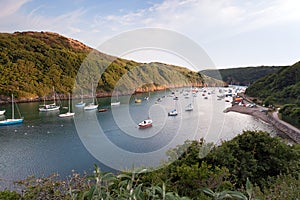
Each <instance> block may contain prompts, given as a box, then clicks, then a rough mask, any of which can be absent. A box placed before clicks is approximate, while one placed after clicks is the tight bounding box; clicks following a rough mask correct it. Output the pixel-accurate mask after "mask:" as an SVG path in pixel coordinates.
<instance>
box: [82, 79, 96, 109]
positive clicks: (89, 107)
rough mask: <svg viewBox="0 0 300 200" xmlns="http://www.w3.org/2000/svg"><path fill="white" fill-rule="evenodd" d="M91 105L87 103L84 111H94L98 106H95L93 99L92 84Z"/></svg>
mask: <svg viewBox="0 0 300 200" xmlns="http://www.w3.org/2000/svg"><path fill="white" fill-rule="evenodd" d="M92 99H93V101H92V103H89V104H88V105H87V106H84V110H95V109H98V104H95V97H94V88H93V84H92Z"/></svg>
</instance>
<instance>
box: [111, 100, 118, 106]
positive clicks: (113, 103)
mask: <svg viewBox="0 0 300 200" xmlns="http://www.w3.org/2000/svg"><path fill="white" fill-rule="evenodd" d="M110 105H111V106H118V105H120V101H118V102H112V103H110Z"/></svg>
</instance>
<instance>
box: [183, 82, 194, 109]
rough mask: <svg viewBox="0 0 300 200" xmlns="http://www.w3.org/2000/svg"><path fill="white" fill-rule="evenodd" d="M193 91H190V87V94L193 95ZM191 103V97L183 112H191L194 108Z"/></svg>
mask: <svg viewBox="0 0 300 200" xmlns="http://www.w3.org/2000/svg"><path fill="white" fill-rule="evenodd" d="M193 93H194V91H193V90H192V87H191V94H192V95H193ZM193 101H194V97H192V102H191V103H189V104H188V105H187V106H186V107H185V111H192V110H193V109H194V108H193Z"/></svg>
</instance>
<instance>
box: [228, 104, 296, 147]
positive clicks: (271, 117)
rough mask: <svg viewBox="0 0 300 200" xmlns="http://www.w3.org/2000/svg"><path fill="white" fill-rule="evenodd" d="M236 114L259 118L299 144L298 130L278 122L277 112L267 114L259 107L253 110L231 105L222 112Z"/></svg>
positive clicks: (280, 121) (264, 109)
mask: <svg viewBox="0 0 300 200" xmlns="http://www.w3.org/2000/svg"><path fill="white" fill-rule="evenodd" d="M231 111H232V112H238V113H243V114H247V115H251V116H253V117H256V118H259V119H261V120H263V121H265V122H267V123H269V124H272V125H273V126H274V127H276V128H277V129H278V130H280V131H281V132H283V133H284V134H285V136H287V137H288V138H290V139H292V140H293V141H294V142H296V143H298V144H299V143H300V130H299V129H297V128H296V127H293V126H292V125H290V124H288V123H286V122H284V121H282V120H280V119H279V118H278V116H277V112H268V111H267V109H266V108H264V107H261V106H256V107H254V108H250V107H245V106H238V105H233V106H231V107H228V108H227V109H226V110H225V111H224V112H231Z"/></svg>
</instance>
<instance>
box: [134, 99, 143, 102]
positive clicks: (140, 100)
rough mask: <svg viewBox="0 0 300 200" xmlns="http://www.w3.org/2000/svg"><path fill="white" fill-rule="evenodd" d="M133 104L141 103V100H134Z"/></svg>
mask: <svg viewBox="0 0 300 200" xmlns="http://www.w3.org/2000/svg"><path fill="white" fill-rule="evenodd" d="M134 102H135V103H141V102H142V99H135V100H134Z"/></svg>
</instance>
